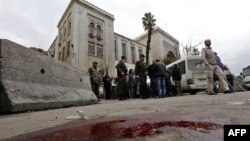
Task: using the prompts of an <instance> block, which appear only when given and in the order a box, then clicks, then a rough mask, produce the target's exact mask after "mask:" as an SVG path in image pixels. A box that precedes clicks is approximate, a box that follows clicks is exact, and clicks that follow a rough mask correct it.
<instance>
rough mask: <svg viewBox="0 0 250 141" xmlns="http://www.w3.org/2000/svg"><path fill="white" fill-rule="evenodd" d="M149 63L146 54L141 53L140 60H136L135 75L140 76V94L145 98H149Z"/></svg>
mask: <svg viewBox="0 0 250 141" xmlns="http://www.w3.org/2000/svg"><path fill="white" fill-rule="evenodd" d="M147 69H148V67H147V64H146V63H145V55H144V54H141V55H140V60H139V61H137V62H136V64H135V75H137V77H139V83H140V95H141V96H142V98H143V99H147V98H148V93H147Z"/></svg>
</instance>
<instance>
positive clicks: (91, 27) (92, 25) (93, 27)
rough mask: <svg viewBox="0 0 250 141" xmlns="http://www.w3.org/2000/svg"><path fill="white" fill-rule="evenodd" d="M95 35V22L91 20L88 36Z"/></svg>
mask: <svg viewBox="0 0 250 141" xmlns="http://www.w3.org/2000/svg"><path fill="white" fill-rule="evenodd" d="M94 35H95V24H94V23H93V22H91V23H90V24H89V37H91V38H93V37H94Z"/></svg>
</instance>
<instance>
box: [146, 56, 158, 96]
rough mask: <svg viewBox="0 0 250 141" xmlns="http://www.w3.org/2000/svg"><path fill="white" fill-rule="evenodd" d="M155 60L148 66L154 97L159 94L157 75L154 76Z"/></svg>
mask: <svg viewBox="0 0 250 141" xmlns="http://www.w3.org/2000/svg"><path fill="white" fill-rule="evenodd" d="M155 63H156V62H155V60H153V62H152V64H151V65H149V67H148V76H149V78H150V87H151V90H152V93H151V95H152V97H156V96H157V93H156V82H155V76H154V72H153V68H154V66H155Z"/></svg>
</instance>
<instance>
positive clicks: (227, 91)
mask: <svg viewBox="0 0 250 141" xmlns="http://www.w3.org/2000/svg"><path fill="white" fill-rule="evenodd" d="M223 93H224V94H229V93H232V91H230V90H226V91H224V92H223Z"/></svg>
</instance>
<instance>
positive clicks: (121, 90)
mask: <svg viewBox="0 0 250 141" xmlns="http://www.w3.org/2000/svg"><path fill="white" fill-rule="evenodd" d="M126 62H127V57H126V56H121V60H120V61H119V63H118V64H117V65H116V69H117V75H118V84H117V95H118V97H119V100H126V99H128V96H129V89H128V82H127V78H126V75H127V74H128V69H127V66H126V65H125V63H126Z"/></svg>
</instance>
